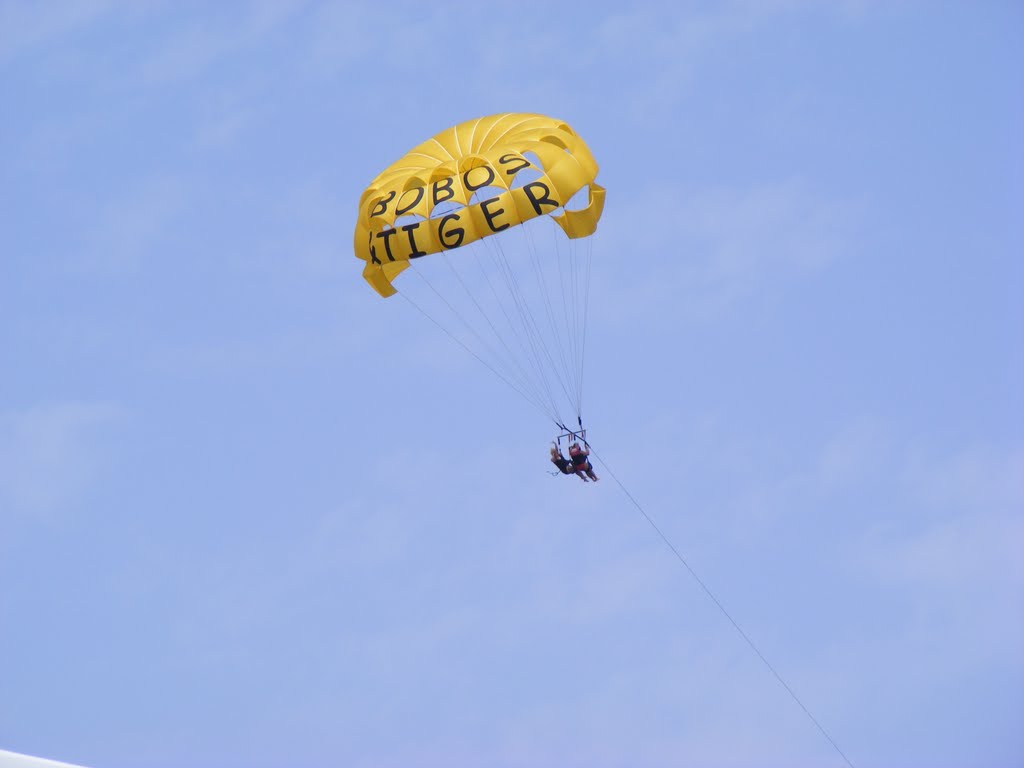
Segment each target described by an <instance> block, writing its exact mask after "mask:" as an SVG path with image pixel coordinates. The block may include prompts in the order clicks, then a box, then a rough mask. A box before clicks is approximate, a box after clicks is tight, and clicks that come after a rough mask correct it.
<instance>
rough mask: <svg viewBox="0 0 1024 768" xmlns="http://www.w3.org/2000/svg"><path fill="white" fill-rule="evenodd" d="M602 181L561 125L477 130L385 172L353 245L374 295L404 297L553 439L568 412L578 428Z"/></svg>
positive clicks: (479, 123) (445, 136)
mask: <svg viewBox="0 0 1024 768" xmlns="http://www.w3.org/2000/svg"><path fill="white" fill-rule="evenodd" d="M597 172H598V167H597V163H596V161H595V160H594V157H593V155H592V154H591V152H590V149H589V148H588V147H587V145H586V144H585V143H584V142H583V140H582V139H581V138H580V137H579V136H577V135H576V133H575V131H573V129H572V128H571V127H570V126H569V125H568V124H566V123H565V122H563V121H561V120H556V119H554V118H551V117H546V116H544V115H538V114H524V113H505V114H499V115H492V116H489V117H482V118H479V119H476V120H470V121H467V122H464V123H460V124H458V125H456V126H454V127H451V128H448V129H447V130H444V131H442V132H441V133H439V134H437V135H436V136H434V137H432V138H430V139H428V140H427V141H424V142H423V143H421V144H419V145H417V146H416V147H414V148H413V149H411V150H410V151H409V152H407V153H406V154H405V155H404V156H402V157H401V158H400V159H398V160H397V161H395V162H394V163H392V164H391V165H389V166H388V167H386V168H385V169H384V170H382V171H381V172H380V173H379V174H378V175H377V177H376V178H374V179H373V181H372V182H371V183H370V184H369V185H368V186H367V187H366V189H365V190H364V191H363V193H362V195H361V196H360V200H359V212H358V216H357V219H356V226H355V233H354V237H353V240H354V250H355V255H356V256H357V257H358V258H359V259H361V260H362V261H364V262H365V265H364V268H363V277H364V278H365V279H366V281H367V282H368V283H369V284H370V285H371V286H372V287H373V288H374V290H376V291H377V293H378V294H380V295H381V296H383V297H388V296H392V295H394V294H395V293H396V292H397V293H399V294H400V295H402V296H404V297H405V298H407V299H408V300H409V301H410V302H411V303H412V304H413V306H414V307H415V308H416V309H418V310H419V311H420V312H422V313H423V314H424V315H425V316H426V317H428V318H429V319H430V320H432V321H433V322H434V323H436V324H437V325H439V326H440V327H441V328H442V329H443V330H444V331H445V332H446V333H448V334H449V335H450V336H452V338H454V339H455V340H456V341H457V342H458V343H459V344H460V345H461V346H463V347H464V348H465V349H467V350H468V351H469V352H470V353H471V354H473V356H474V357H476V358H477V359H478V360H480V361H481V362H483V363H484V364H485V365H486V366H487V367H488V368H490V369H491V370H492V371H493V372H494V373H496V374H497V375H498V376H499V377H500V378H502V379H503V380H504V381H505V382H506V383H508V384H509V385H510V386H512V387H513V389H515V390H516V391H517V392H519V394H521V395H522V396H523V397H524V398H526V399H527V400H528V401H529V402H531V403H533V404H534V405H535V406H537V407H538V408H539V409H540V410H541V411H543V412H544V413H546V414H547V415H548V416H549V417H550V418H552V419H553V420H554V421H555V422H556V424H558V425H559V426H563V425H564V423H565V416H564V414H565V413H566V409H569V410H570V411H572V412H574V415H575V417H576V421H577V422H578V423H580V425H581V427H582V397H583V363H584V350H585V341H586V320H587V314H588V303H589V293H590V278H591V261H592V247H591V241H592V238H590V237H589V236H590V235H592V234H593V233H594V232H595V230H596V228H597V223H598V220H599V219H600V217H601V213H602V211H603V209H604V199H605V190H604V188H603V187H601V186H600V185H599V184H597V183H596V180H595V179H596V177H597ZM580 243H586V245H585V246H583V247H581V246H580ZM407 270H409V272H411V273H413V274H411V275H410V274H403V273H405V272H406V271H407ZM400 276H401V277H400Z"/></svg>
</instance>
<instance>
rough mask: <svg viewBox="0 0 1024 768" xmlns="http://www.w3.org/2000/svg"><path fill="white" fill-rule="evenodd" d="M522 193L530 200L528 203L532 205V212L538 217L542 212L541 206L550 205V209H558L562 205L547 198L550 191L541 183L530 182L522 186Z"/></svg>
mask: <svg viewBox="0 0 1024 768" xmlns="http://www.w3.org/2000/svg"><path fill="white" fill-rule="evenodd" d="M523 192H525V193H526V196H527V197H528V198H530V202H531V203H532V204H533V210H534V211H535V212H536V214H537V215H538V216H540V215H542V214H543V213H544V211H542V210H541V206H542V205H550V206H551V207H552V208H558V207H559V206H561V205H562V204H561V203H560V202H558V201H557V200H555V199H554V198H551V197H548V195H550V194H551V190H550V189H548V185H547V184H545V183H544V182H543V181H531V182H530V183H529V184H524V185H523Z"/></svg>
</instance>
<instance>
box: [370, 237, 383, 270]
mask: <svg viewBox="0 0 1024 768" xmlns="http://www.w3.org/2000/svg"><path fill="white" fill-rule="evenodd" d="M370 261H371V262H373V263H374V264H380V263H381V261H380V259H378V258H377V246H375V245H374V244H373V232H371V233H370Z"/></svg>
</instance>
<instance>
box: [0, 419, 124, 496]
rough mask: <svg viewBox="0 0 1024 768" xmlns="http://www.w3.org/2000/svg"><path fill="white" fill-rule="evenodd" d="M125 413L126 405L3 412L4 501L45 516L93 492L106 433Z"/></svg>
mask: <svg viewBox="0 0 1024 768" xmlns="http://www.w3.org/2000/svg"><path fill="white" fill-rule="evenodd" d="M124 415H125V413H124V410H123V409H122V408H121V407H120V406H117V405H115V404H111V403H95V402H92V403H90V402H64V403H53V404H47V405H39V406H36V407H33V408H30V409H26V410H23V411H15V412H7V413H2V414H0V501H4V502H5V503H4V506H8V505H9V508H10V509H12V510H13V511H15V512H20V513H23V514H43V515H45V514H48V513H49V512H51V511H52V510H53V509H55V508H57V507H59V506H60V505H61V504H63V503H65V502H67V501H69V500H70V499H72V498H73V497H74V496H75V495H76V494H78V493H80V492H82V491H83V490H85V489H86V488H88V486H89V484H90V482H92V480H93V479H94V478H95V477H96V476H97V473H98V472H99V471H100V470H101V468H102V466H103V462H104V458H103V457H104V452H103V450H102V448H101V446H102V439H101V438H102V435H103V432H104V430H107V429H109V428H110V427H111V426H112V425H114V424H115V423H116V422H117V421H119V420H120V419H122V418H123V417H124Z"/></svg>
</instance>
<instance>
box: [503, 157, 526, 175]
mask: <svg viewBox="0 0 1024 768" xmlns="http://www.w3.org/2000/svg"><path fill="white" fill-rule="evenodd" d="M498 162H499V163H500V164H501V165H507V166H509V167H508V168H506V169H505V175H506V176H515V175H516V174H517V173H519V172H520V171H522V170H525V169H527V168H529V167H530V161H529V160H527V159H526V158H525V157H523V156H522V155H517V154H515V153H509V154H507V155H502V156H501V157H499V158H498Z"/></svg>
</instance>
